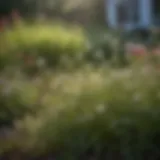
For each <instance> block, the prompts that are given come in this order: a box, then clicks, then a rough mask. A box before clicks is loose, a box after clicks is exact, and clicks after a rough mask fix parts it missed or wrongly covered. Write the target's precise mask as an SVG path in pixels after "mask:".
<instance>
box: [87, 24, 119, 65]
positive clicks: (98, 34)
mask: <svg viewBox="0 0 160 160" xmlns="http://www.w3.org/2000/svg"><path fill="white" fill-rule="evenodd" d="M87 33H88V41H89V44H88V46H89V47H88V48H89V49H88V51H87V54H86V56H87V60H89V61H91V62H98V63H99V62H100V63H102V62H104V61H105V62H106V61H112V60H113V59H114V57H115V55H116V52H117V51H118V49H117V48H118V46H117V45H118V38H119V37H118V36H117V35H116V36H115V35H114V33H113V32H112V31H110V30H107V29H106V28H102V27H100V28H99V27H98V28H89V30H88V31H87Z"/></svg>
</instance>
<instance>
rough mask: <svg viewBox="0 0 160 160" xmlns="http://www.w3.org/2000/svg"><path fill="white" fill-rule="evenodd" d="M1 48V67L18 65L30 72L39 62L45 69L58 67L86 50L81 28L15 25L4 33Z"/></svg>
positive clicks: (75, 58) (76, 57)
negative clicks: (41, 62)
mask: <svg viewBox="0 0 160 160" xmlns="http://www.w3.org/2000/svg"><path fill="white" fill-rule="evenodd" d="M0 45H1V46H2V48H1V51H0V55H1V57H0V61H1V62H3V63H2V64H3V65H4V66H5V65H18V64H19V65H21V66H22V67H23V66H24V68H26V67H27V69H31V70H33V69H36V68H38V67H39V61H40V60H41V61H43V64H45V65H46V67H57V66H58V65H60V64H61V62H62V60H63V59H64V58H68V59H69V60H70V61H69V62H73V60H74V61H76V60H77V59H79V58H78V57H80V56H83V53H84V51H85V50H86V47H85V36H84V35H83V32H82V31H81V29H79V28H77V27H71V28H70V27H68V28H67V27H66V28H65V27H62V26H60V25H55V24H53V25H51V24H50V25H47V24H46V25H44V24H40V25H39V24H33V25H25V24H21V25H18V26H15V27H14V28H12V29H10V30H8V31H6V32H5V33H3V35H2V36H1V43H0ZM63 63H64V62H63Z"/></svg>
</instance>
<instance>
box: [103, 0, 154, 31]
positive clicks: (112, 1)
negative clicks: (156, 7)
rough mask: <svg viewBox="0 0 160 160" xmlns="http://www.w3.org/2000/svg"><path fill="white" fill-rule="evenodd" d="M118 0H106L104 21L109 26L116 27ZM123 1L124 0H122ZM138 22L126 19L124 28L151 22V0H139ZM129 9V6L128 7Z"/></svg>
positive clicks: (146, 25) (144, 25) (147, 25)
mask: <svg viewBox="0 0 160 160" xmlns="http://www.w3.org/2000/svg"><path fill="white" fill-rule="evenodd" d="M117 1H119V2H120V0H106V21H107V23H108V26H109V27H110V28H114V29H116V28H118V27H119V26H118V17H117V7H116V3H117ZM122 1H124V3H125V0H122ZM122 3H123V2H122ZM138 8H139V10H137V12H139V14H140V15H139V22H136V23H135V22H131V21H128V22H126V23H125V24H124V29H125V28H126V29H129V28H136V27H149V26H150V25H151V24H152V0H139V7H138ZM128 9H129V8H128Z"/></svg>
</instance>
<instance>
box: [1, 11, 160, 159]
mask: <svg viewBox="0 0 160 160" xmlns="http://www.w3.org/2000/svg"><path fill="white" fill-rule="evenodd" d="M13 20H14V21H13V22H14V23H13V24H12V25H9V27H8V21H6V19H4V20H3V21H1V25H0V29H1V31H0V32H1V33H0V34H1V35H0V157H1V159H4V160H6V159H9V160H22V159H23V160H25V159H26V160H30V159H35V160H36V159H42V160H47V159H54V160H64V159H67V160H81V159H84V160H116V159H118V160H121V159H122V160H135V159H137V160H142V159H144V160H146V159H148V160H158V159H159V158H160V138H159V135H160V128H159V127H158V126H159V123H160V83H159V81H160V49H159V46H158V45H157V44H158V40H156V45H154V46H147V45H143V44H140V43H138V44H133V43H129V41H127V43H126V40H124V38H123V37H122V36H121V35H119V34H118V33H114V32H111V31H110V30H107V29H106V28H105V29H103V30H102V29H97V28H95V29H92V30H91V29H88V28H86V27H82V26H80V25H76V24H68V23H64V22H63V23H62V22H60V21H54V22H46V21H45V22H43V21H41V22H32V23H31V22H27V21H24V20H22V19H20V17H18V15H17V14H16V12H14V14H13ZM100 30H101V31H100Z"/></svg>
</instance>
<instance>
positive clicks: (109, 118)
mask: <svg viewBox="0 0 160 160" xmlns="http://www.w3.org/2000/svg"><path fill="white" fill-rule="evenodd" d="M145 67H146V66H145ZM145 67H144V68H142V69H139V70H137V69H135V70H130V69H128V70H124V71H121V72H117V71H112V72H111V73H110V72H108V73H107V75H106V76H104V75H103V76H100V77H99V79H102V78H103V81H99V82H98V81H97V82H96V83H94V85H93V86H90V87H86V85H84V88H83V89H82V90H81V91H80V92H79V91H78V93H76V94H74V95H73V94H71V93H70V92H67V93H68V94H66V95H65V94H64V93H63V92H62V93H63V94H62V97H61V96H60V95H61V94H60V95H59V96H58V98H59V99H61V98H62V101H63V102H62V101H60V103H57V104H56V105H54V106H53V108H54V109H51V108H52V107H51V105H50V107H49V108H48V107H47V108H46V109H45V110H46V111H43V113H42V114H40V115H39V116H38V117H37V118H36V119H35V118H30V120H29V121H28V123H27V125H26V123H22V128H21V129H22V130H23V129H24V130H25V132H26V133H28V135H29V136H28V137H27V138H28V139H27V138H26V139H27V143H28V142H31V143H29V144H28V145H29V146H30V147H31V148H32V149H33V148H34V149H35V151H36V152H39V153H40V154H41V153H48V152H49V153H59V154H60V155H61V156H64V157H69V158H71V157H72V156H73V158H74V159H78V158H79V156H82V157H83V156H84V155H86V154H87V151H88V150H91V151H93V153H94V154H95V158H96V159H105V156H106V157H108V158H110V159H111V157H110V156H109V153H113V154H115V153H116V154H119V155H121V156H123V159H126V160H128V159H130V158H134V159H135V158H137V159H143V158H144V156H145V154H146V153H147V152H150V155H148V156H156V150H157V149H158V148H159V147H160V146H159V144H157V143H156V144H155V142H159V138H158V137H155V135H159V133H160V129H159V127H158V124H159V122H160V119H159V116H160V112H159V105H160V97H159V91H160V85H159V80H160V79H159V78H160V77H159V72H157V71H154V70H149V68H145ZM101 74H102V73H101ZM95 78H96V77H95ZM85 79H86V81H87V80H88V79H87V78H85ZM146 79H147V81H146ZM74 81H75V83H76V80H74ZM81 83H82V81H80V82H79V85H80V84H81ZM90 83H91V82H90ZM99 84H101V85H99ZM76 85H77V84H76ZM88 85H89V83H88ZM65 97H66V98H67V99H68V100H69V99H70V100H69V101H68V102H67V101H66V100H65ZM55 106H56V107H55ZM30 124H32V125H30ZM34 149H33V150H34ZM33 150H32V151H33ZM103 154H104V155H103ZM61 156H60V157H59V156H58V158H62V159H63V158H64V157H61ZM70 156H71V157H70ZM101 156H102V157H101Z"/></svg>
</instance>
